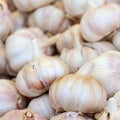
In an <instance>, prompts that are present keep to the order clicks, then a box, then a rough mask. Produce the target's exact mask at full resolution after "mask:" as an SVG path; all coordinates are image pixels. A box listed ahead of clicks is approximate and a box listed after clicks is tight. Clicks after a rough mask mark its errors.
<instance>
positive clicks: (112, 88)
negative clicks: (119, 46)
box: [77, 50, 120, 97]
mask: <svg viewBox="0 0 120 120" xmlns="http://www.w3.org/2000/svg"><path fill="white" fill-rule="evenodd" d="M119 67H120V52H119V51H116V50H113V51H108V52H106V53H103V54H101V55H100V56H98V57H97V58H95V59H93V60H92V61H90V62H88V63H86V64H84V65H83V66H82V67H81V68H80V70H79V71H78V72H77V73H79V74H81V75H89V76H91V77H92V78H94V79H96V80H97V81H99V82H100V83H101V84H102V85H103V86H104V88H105V90H106V92H107V96H108V97H110V96H113V95H114V94H115V93H116V92H117V91H118V90H119V89H120V86H119V84H120V79H119V78H120V70H119Z"/></svg>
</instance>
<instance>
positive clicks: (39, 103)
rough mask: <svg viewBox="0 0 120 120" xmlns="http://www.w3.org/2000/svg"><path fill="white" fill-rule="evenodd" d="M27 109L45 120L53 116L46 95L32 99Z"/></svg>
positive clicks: (53, 111)
mask: <svg viewBox="0 0 120 120" xmlns="http://www.w3.org/2000/svg"><path fill="white" fill-rule="evenodd" d="M27 108H28V109H31V110H33V111H34V112H38V113H40V114H42V115H43V116H44V117H45V118H46V119H50V118H51V117H52V116H53V115H55V110H54V109H53V107H52V106H51V104H50V100H49V96H48V94H44V95H42V96H39V97H37V98H34V99H32V100H31V101H30V103H29V105H28V107H27Z"/></svg>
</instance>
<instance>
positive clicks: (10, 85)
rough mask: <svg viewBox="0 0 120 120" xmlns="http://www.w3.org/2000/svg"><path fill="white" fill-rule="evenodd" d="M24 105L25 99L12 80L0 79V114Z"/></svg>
mask: <svg viewBox="0 0 120 120" xmlns="http://www.w3.org/2000/svg"><path fill="white" fill-rule="evenodd" d="M24 107H26V99H25V98H24V97H23V96H21V95H20V94H19V93H18V91H17V88H16V85H15V83H14V82H13V81H10V80H7V79H0V116H2V115H3V114H5V113H6V112H8V111H10V110H13V109H21V108H22V109H23V108H24Z"/></svg>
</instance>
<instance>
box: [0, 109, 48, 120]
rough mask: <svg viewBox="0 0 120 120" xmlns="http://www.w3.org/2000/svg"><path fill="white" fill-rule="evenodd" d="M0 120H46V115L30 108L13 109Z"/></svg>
mask: <svg viewBox="0 0 120 120" xmlns="http://www.w3.org/2000/svg"><path fill="white" fill-rule="evenodd" d="M0 120H46V119H45V118H44V116H42V115H41V114H39V113H35V112H33V111H32V110H29V109H23V110H11V111H9V112H8V113H6V114H5V115H4V116H3V117H1V118H0Z"/></svg>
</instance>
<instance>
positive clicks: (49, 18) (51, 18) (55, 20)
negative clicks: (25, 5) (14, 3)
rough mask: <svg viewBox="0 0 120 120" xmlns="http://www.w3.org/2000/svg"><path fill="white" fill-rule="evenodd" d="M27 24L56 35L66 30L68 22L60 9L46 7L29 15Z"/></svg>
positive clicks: (50, 6)
mask: <svg viewBox="0 0 120 120" xmlns="http://www.w3.org/2000/svg"><path fill="white" fill-rule="evenodd" d="M50 13H52V14H50ZM28 24H29V26H32V27H33V26H36V27H39V28H40V29H41V30H43V31H44V32H50V33H52V34H56V33H58V32H63V31H64V30H65V29H67V28H68V26H69V21H68V19H67V18H65V14H64V12H63V11H62V10H61V9H58V8H56V7H54V6H52V5H48V6H45V7H41V8H39V9H37V10H35V11H34V12H33V13H31V15H30V16H29V18H28Z"/></svg>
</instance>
